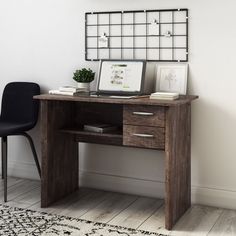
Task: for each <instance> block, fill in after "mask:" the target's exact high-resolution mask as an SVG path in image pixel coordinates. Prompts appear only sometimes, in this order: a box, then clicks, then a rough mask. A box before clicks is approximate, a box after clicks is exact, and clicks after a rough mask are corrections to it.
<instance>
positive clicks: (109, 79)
mask: <svg viewBox="0 0 236 236" xmlns="http://www.w3.org/2000/svg"><path fill="white" fill-rule="evenodd" d="M145 70H146V61H144V60H101V62H100V68H99V77H98V83H97V91H96V92H91V94H90V96H95V97H109V98H132V97H134V96H139V95H143V93H144V80H145Z"/></svg>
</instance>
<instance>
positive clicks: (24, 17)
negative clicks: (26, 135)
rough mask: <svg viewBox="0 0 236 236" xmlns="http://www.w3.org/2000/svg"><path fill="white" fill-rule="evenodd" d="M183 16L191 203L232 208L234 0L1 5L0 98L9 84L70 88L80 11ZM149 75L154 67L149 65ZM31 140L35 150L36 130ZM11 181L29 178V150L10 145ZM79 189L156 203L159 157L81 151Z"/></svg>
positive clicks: (10, 0)
mask: <svg viewBox="0 0 236 236" xmlns="http://www.w3.org/2000/svg"><path fill="white" fill-rule="evenodd" d="M181 7H186V8H189V10H190V26H189V28H190V30H189V34H190V39H189V46H190V61H189V67H190V78H189V91H190V93H192V94H198V95H200V99H199V100H198V101H196V102H194V103H193V107H192V186H193V188H192V189H193V191H192V193H193V194H192V195H193V201H194V202H198V203H205V204H210V205H217V206H223V207H231V208H236V159H235V158H236V148H235V146H236V143H235V139H234V138H235V134H236V122H235V121H236V108H235V103H236V93H235V87H236V79H235V57H236V46H235V42H236V27H234V22H236V15H235V7H236V2H235V1H234V0H227V1H220V0H218V1H215V0H208V1H195V0H188V1H186V0H185V1H184V0H175V1H173V0H159V1H156V0H148V1H143V0H135V1H134V0H131V1H127V0H119V1H110V0H99V1H95V0H80V1H79V0H70V1H68V0H34V1H32V0H0V78H1V79H0V94H2V90H3V87H4V86H5V84H6V83H8V82H10V81H13V80H26V81H35V82H38V83H39V84H40V85H41V87H42V89H43V90H44V91H47V90H48V89H50V88H57V87H58V86H60V85H65V84H73V83H74V82H73V81H72V79H71V77H72V72H73V71H74V70H75V69H76V68H79V67H82V66H90V67H92V68H93V69H95V70H96V69H97V63H88V62H86V61H85V60H84V13H85V12H86V11H100V10H101V11H106V10H108V11H110V10H128V9H131V10H135V9H137V10H138V9H161V8H181ZM149 67H150V70H149V72H150V75H152V74H153V73H154V65H150V66H149ZM31 134H32V135H33V137H34V139H35V140H36V144H37V150H38V152H39V151H40V146H39V127H37V128H36V129H34V130H33V131H32V132H31ZM9 145H10V147H9V162H10V174H12V175H18V176H23V177H29V178H36V177H37V175H36V174H35V173H36V169H35V167H34V165H33V162H32V157H31V153H30V149H29V146H28V145H27V143H26V142H25V140H24V139H19V138H13V137H11V138H10V142H9ZM80 154H81V155H80V171H81V172H80V173H81V181H82V184H85V185H88V186H93V187H98V188H104V189H111V190H117V191H124V192H130V193H138V194H143V195H149V196H163V193H164V185H163V182H164V170H163V168H164V156H163V153H161V152H156V151H151V150H142V149H139V150H135V149H132V148H120V147H111V146H99V145H91V144H85V145H80Z"/></svg>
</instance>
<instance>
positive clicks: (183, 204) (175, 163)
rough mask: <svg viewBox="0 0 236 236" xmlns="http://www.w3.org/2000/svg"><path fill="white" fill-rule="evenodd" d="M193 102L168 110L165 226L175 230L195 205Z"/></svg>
mask: <svg viewBox="0 0 236 236" xmlns="http://www.w3.org/2000/svg"><path fill="white" fill-rule="evenodd" d="M190 134H191V106H190V104H185V105H179V106H176V107H169V108H168V110H167V113H166V142H165V143H166V144H165V151H166V163H165V165H166V167H165V168H166V176H165V182H166V190H165V192H166V193H165V194H166V196H165V227H166V229H168V230H171V229H172V227H173V226H174V224H175V223H176V222H177V221H178V219H179V218H180V217H181V216H182V215H183V214H184V213H185V211H186V210H187V209H188V208H189V207H190V206H191V136H190Z"/></svg>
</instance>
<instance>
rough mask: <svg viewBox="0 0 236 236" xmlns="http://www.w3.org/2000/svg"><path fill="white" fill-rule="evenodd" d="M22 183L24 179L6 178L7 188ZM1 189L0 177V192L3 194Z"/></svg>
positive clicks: (0, 181)
mask: <svg viewBox="0 0 236 236" xmlns="http://www.w3.org/2000/svg"><path fill="white" fill-rule="evenodd" d="M24 181H25V180H24V179H19V178H13V177H9V178H7V187H8V188H10V187H12V186H14V185H17V184H19V183H22V182H24ZM3 188H4V185H3V179H2V178H1V177H0V192H3Z"/></svg>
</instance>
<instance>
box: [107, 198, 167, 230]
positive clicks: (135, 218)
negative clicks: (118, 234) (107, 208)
mask: <svg viewBox="0 0 236 236" xmlns="http://www.w3.org/2000/svg"><path fill="white" fill-rule="evenodd" d="M162 203H163V201H162V200H159V199H153V198H146V197H139V198H138V199H137V200H136V201H135V202H134V203H133V204H131V205H130V206H129V207H128V208H127V209H125V210H123V211H122V212H121V213H120V214H119V215H117V216H116V217H115V218H113V219H112V220H111V221H109V222H108V223H109V224H112V225H119V226H123V227H132V228H137V227H139V226H140V225H141V224H142V223H143V222H144V221H145V220H146V219H147V218H149V216H150V215H152V214H153V213H154V212H155V211H156V210H157V209H158V208H159V207H160V206H161V205H162Z"/></svg>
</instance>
